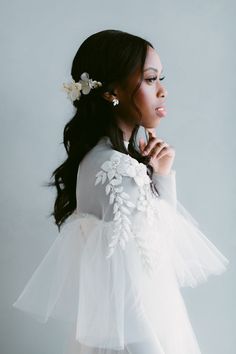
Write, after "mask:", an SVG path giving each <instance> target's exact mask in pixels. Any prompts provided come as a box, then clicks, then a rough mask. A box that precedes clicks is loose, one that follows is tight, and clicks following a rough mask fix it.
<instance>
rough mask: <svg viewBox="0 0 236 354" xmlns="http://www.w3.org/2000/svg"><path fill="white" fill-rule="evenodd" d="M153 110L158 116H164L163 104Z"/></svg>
mask: <svg viewBox="0 0 236 354" xmlns="http://www.w3.org/2000/svg"><path fill="white" fill-rule="evenodd" d="M155 111H156V112H157V114H158V115H159V116H160V117H165V116H166V108H165V107H164V106H160V107H157V108H156V109H155Z"/></svg>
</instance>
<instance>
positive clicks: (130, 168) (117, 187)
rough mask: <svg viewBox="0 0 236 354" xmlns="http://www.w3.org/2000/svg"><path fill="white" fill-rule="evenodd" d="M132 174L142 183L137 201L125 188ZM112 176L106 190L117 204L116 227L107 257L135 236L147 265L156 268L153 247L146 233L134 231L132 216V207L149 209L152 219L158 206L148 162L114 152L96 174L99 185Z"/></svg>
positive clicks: (111, 199)
mask: <svg viewBox="0 0 236 354" xmlns="http://www.w3.org/2000/svg"><path fill="white" fill-rule="evenodd" d="M123 176H129V177H131V178H133V179H134V181H135V183H136V184H137V186H138V190H139V197H138V202H137V205H135V204H134V203H132V202H131V200H130V196H129V194H127V193H126V192H124V190H123V186H122V177H123ZM107 180H108V182H107V184H106V187H105V191H106V194H107V195H109V203H110V204H113V213H114V219H113V221H114V229H113V234H112V236H111V242H110V243H109V246H108V247H109V252H108V254H107V256H106V257H107V258H109V257H111V256H112V254H113V253H114V250H115V248H116V246H117V244H119V245H120V246H121V248H122V249H124V248H125V245H126V242H128V241H129V240H130V239H131V238H133V239H134V240H135V241H136V245H137V247H138V251H139V253H140V255H141V257H142V260H143V262H144V265H145V266H146V268H147V269H148V270H151V268H152V259H151V257H150V248H149V246H148V243H147V242H146V241H147V240H145V238H144V237H142V236H141V235H139V234H138V232H134V230H133V228H132V222H131V220H130V218H129V215H130V214H131V209H132V208H135V207H136V208H137V209H138V210H139V211H143V212H145V215H146V217H147V222H148V223H152V221H153V217H154V211H157V210H156V206H155V205H153V204H152V198H149V197H150V193H151V191H150V182H151V180H150V178H149V176H148V175H147V168H146V165H144V164H143V163H139V162H138V161H137V160H136V159H134V158H132V157H131V156H129V155H125V154H120V153H119V152H114V154H113V155H112V156H111V158H110V159H109V160H107V161H105V162H104V163H103V164H102V165H101V170H100V171H99V172H98V173H97V174H96V180H95V185H97V184H99V183H100V182H101V183H102V184H104V183H105V182H106V181H107Z"/></svg>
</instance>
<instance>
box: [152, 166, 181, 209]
mask: <svg viewBox="0 0 236 354" xmlns="http://www.w3.org/2000/svg"><path fill="white" fill-rule="evenodd" d="M152 180H153V183H154V184H155V186H156V188H157V189H158V192H159V193H160V197H161V198H163V199H165V200H166V201H168V202H169V203H170V204H171V205H172V206H173V207H174V208H175V209H176V205H177V192H176V171H175V170H173V169H172V170H171V171H170V173H169V174H168V175H160V174H158V173H156V172H153V176H152Z"/></svg>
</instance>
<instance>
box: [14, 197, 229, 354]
mask: <svg viewBox="0 0 236 354" xmlns="http://www.w3.org/2000/svg"><path fill="white" fill-rule="evenodd" d="M158 209H159V215H158V217H156V218H155V219H154V224H153V225H152V226H149V225H148V223H147V222H146V221H145V219H144V218H141V217H140V215H137V217H135V218H134V220H133V226H134V228H135V230H136V233H137V234H138V236H139V237H140V238H143V239H144V240H150V246H151V249H152V257H153V260H154V263H153V264H154V266H153V267H152V270H151V271H149V272H147V271H146V270H145V267H144V264H143V258H145V255H144V257H141V255H140V252H139V251H138V249H137V247H136V243H135V241H134V239H131V240H129V241H128V242H127V243H126V246H125V248H124V249H122V248H121V247H117V248H116V249H115V252H114V253H113V255H112V257H110V258H106V257H105V255H106V254H107V248H108V244H109V243H110V237H111V234H112V229H113V227H114V225H113V222H106V221H104V220H100V219H98V218H97V217H95V216H94V215H92V214H83V213H80V212H78V211H77V212H74V213H73V214H72V215H71V216H70V217H69V218H68V219H67V220H66V222H65V224H64V226H63V227H62V229H61V232H60V234H59V235H58V237H57V238H56V239H55V241H54V242H53V244H52V245H51V247H50V249H49V250H48V252H47V253H46V255H45V256H44V258H43V260H42V261H41V263H40V264H39V265H38V267H37V269H36V270H35V272H34V273H33V275H32V277H31V278H30V279H29V281H28V283H27V284H26V285H25V287H24V289H23V291H22V292H21V294H20V295H19V296H18V298H17V300H16V301H15V302H14V303H13V307H15V308H18V309H19V310H22V311H24V312H26V313H28V314H29V315H31V316H32V317H34V318H35V319H36V320H38V321H40V322H43V323H45V322H47V321H48V319H49V318H56V319H58V320H61V321H64V322H66V323H68V325H69V327H70V328H71V331H70V338H69V340H68V349H67V352H66V353H65V354H116V353H117V354H128V353H132V354H136V353H137V354H139V353H143V354H144V353H148V354H152V353H156V354H200V349H199V346H198V343H197V339H196V337H195V334H194V332H193V329H192V326H191V323H190V320H189V317H188V314H187V311H186V308H185V304H184V301H183V298H182V295H181V293H180V287H186V286H190V287H195V286H197V285H199V284H201V283H203V282H205V281H206V280H207V278H208V276H209V275H211V274H214V275H217V274H221V273H223V272H224V271H225V270H226V267H227V264H228V263H229V260H228V259H227V258H226V257H225V256H224V255H223V254H222V253H221V252H220V251H219V250H218V249H217V248H216V247H215V246H214V245H213V243H212V242H210V240H208V239H207V238H206V236H205V235H204V234H203V233H202V232H201V231H200V229H199V226H198V223H197V222H196V221H195V220H194V219H193V218H192V217H191V215H190V214H189V213H188V212H187V211H186V209H184V208H183V206H181V204H180V203H179V202H178V208H177V210H175V209H174V208H172V207H171V206H170V205H169V204H168V203H167V202H166V201H165V200H158ZM140 348H142V349H141V351H140Z"/></svg>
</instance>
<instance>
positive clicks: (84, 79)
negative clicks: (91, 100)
mask: <svg viewBox="0 0 236 354" xmlns="http://www.w3.org/2000/svg"><path fill="white" fill-rule="evenodd" d="M80 77H81V80H79V81H78V82H75V80H74V79H72V82H71V83H69V84H66V83H63V88H62V89H63V91H66V92H67V97H68V98H69V99H70V100H71V101H72V102H73V101H75V100H79V99H80V96H81V91H82V93H83V94H84V95H88V94H89V92H90V90H91V89H93V88H97V87H99V86H102V83H101V82H100V81H96V80H92V79H90V78H89V74H88V73H86V72H84V73H83V74H82V75H81V76H80Z"/></svg>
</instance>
